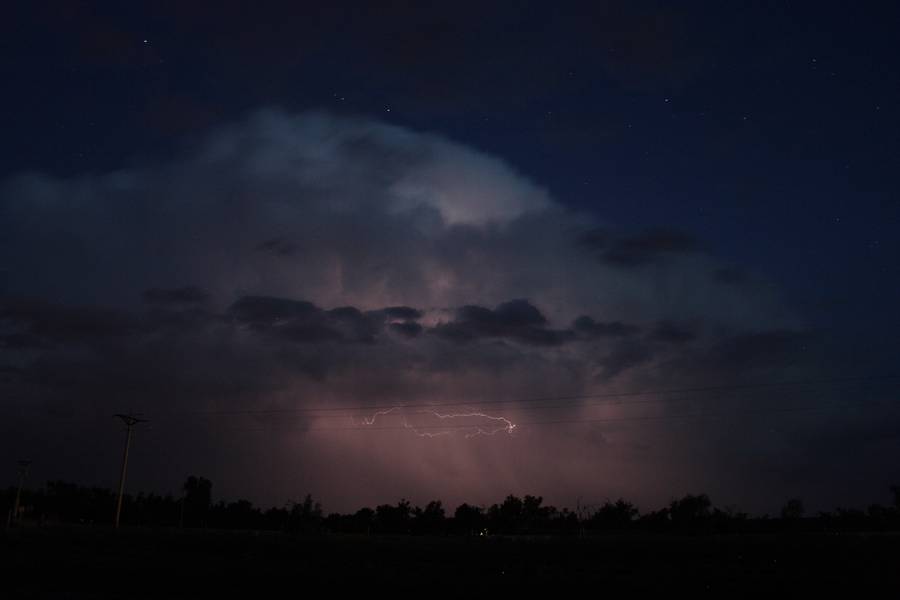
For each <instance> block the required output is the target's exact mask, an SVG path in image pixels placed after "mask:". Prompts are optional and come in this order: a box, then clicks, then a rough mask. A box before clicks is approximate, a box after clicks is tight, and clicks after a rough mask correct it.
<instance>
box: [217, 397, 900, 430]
mask: <svg viewBox="0 0 900 600" xmlns="http://www.w3.org/2000/svg"><path fill="white" fill-rule="evenodd" d="M883 404H885V402H883V401H879V400H870V401H853V402H846V401H844V402H829V403H819V404H816V405H814V406H797V407H786V408H776V409H766V410H745V411H717V412H696V413H688V414H675V415H647V416H632V417H609V418H599V419H592V418H579V419H557V420H550V421H518V422H516V423H515V425H516V427H517V428H518V427H520V426H532V425H538V426H541V425H559V424H581V423H620V422H641V421H668V420H678V419H703V418H711V417H712V418H718V417H729V416H747V415H767V414H784V413H795V412H797V413H799V412H819V411H824V410H828V409H830V408H834V407H851V406H866V405H883ZM889 404H891V405H896V403H894V402H891V403H889ZM476 428H477V427H476V426H473V425H416V426H410V425H378V426H375V425H371V426H370V425H356V426H350V427H310V428H308V429H305V430H304V431H306V432H315V431H398V430H410V429H414V430H425V429H429V430H466V429H476ZM290 429H294V428H292V427H253V428H246V427H232V428H225V429H224V430H225V431H260V432H263V431H277V430H290Z"/></svg>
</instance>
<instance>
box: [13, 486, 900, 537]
mask: <svg viewBox="0 0 900 600" xmlns="http://www.w3.org/2000/svg"><path fill="white" fill-rule="evenodd" d="M890 491H891V493H892V495H893V503H892V504H891V505H888V506H884V505H880V504H873V505H871V506H869V507H868V509H866V510H859V509H852V508H851V509H845V508H838V509H836V510H835V511H833V512H821V513H818V514H817V515H815V516H807V515H806V512H805V510H804V506H803V502H802V500H800V499H798V498H793V499H790V500H788V501H787V502H786V503H785V505H784V507H783V508H782V510H781V512H780V514H779V515H776V516H772V517H770V516H769V515H764V516H761V517H759V516H750V515H748V514H747V513H743V512H740V511H737V510H736V509H734V508H731V507H727V508H719V507H715V506H713V503H712V501H711V500H710V498H709V496H707V495H706V494H698V495H693V494H688V495H686V496H684V497H682V498H678V499H674V500H672V501H671V502H669V504H668V505H667V506H664V507H663V508H660V509H659V510H655V511H650V512H647V513H641V512H639V511H638V509H637V507H636V506H635V505H634V504H632V503H630V502H628V501H626V500H623V499H619V500H616V501H606V502H604V503H603V504H601V505H599V506H592V507H579V508H578V509H577V510H576V511H571V510H569V509H567V508H563V509H557V508H556V507H554V506H548V505H545V504H544V502H543V498H542V497H540V496H530V495H526V496H525V497H524V498H519V497H517V496H512V495H510V496H507V497H506V498H505V499H504V500H503V501H502V502H500V503H497V504H493V505H491V506H489V507H482V506H474V505H470V504H461V505H460V506H458V507H456V509H455V510H454V511H453V513H452V514H448V511H447V510H446V509H445V508H444V506H443V504H442V503H441V501H439V500H434V501H432V502H429V503H428V504H426V505H425V507H424V508H422V507H419V506H413V505H412V504H411V503H410V502H409V501H407V500H405V499H404V500H400V501H399V502H398V503H397V504H382V505H379V506H376V507H375V508H368V507H367V508H361V509H360V510H358V511H356V512H355V513H351V514H339V513H331V514H328V515H327V516H326V515H325V514H324V513H323V511H322V507H321V505H320V504H319V503H318V502H316V501H315V500H314V499H313V498H312V496H311V495H309V494H307V495H306V496H305V498H303V499H302V500H300V501H296V502H295V501H291V502H288V503H287V504H286V505H285V506H283V507H271V508H268V509H265V510H263V509H262V508H259V507H257V506H254V505H253V503H252V502H250V501H249V500H237V501H234V502H225V501H223V500H220V501H218V502H213V501H212V482H210V481H209V480H208V479H205V478H203V477H195V476H191V477H188V478H187V480H186V481H185V483H184V485H183V487H182V490H181V494H180V495H178V496H175V495H172V494H168V495H165V496H162V495H158V494H153V493H151V494H143V493H141V494H137V495H125V496H124V497H123V510H122V514H123V523H124V524H125V525H128V526H139V527H184V528H191V529H234V530H254V531H273V532H285V533H291V534H313V533H344V534H410V535H470V536H471V535H494V534H501V535H514V534H526V535H541V534H555V535H584V534H588V533H600V532H626V531H639V532H640V531H643V532H658V533H666V532H669V533H728V532H733V533H753V532H759V533H764V532H779V531H797V532H804V531H806V532H815V531H900V486H892V487H891V488H890ZM16 492H17V490H16V488H12V487H10V488H8V489H6V490H5V491H3V492H0V502H2V505H3V506H5V507H8V516H9V519H8V522H11V523H14V524H23V525H31V524H42V525H43V524H86V525H108V524H109V523H110V521H111V516H112V514H113V507H114V506H115V503H116V494H115V492H113V491H112V490H109V489H105V488H100V487H86V486H82V485H78V484H75V483H68V482H64V481H50V482H48V483H47V484H46V486H45V487H43V488H41V489H37V490H28V489H25V490H22V492H21V496H20V503H19V507H20V508H19V514H18V515H12V507H13V506H14V498H15V496H16Z"/></svg>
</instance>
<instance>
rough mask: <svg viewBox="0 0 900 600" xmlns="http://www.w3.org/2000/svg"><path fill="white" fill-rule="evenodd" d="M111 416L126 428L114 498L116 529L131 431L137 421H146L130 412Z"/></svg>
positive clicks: (120, 509)
mask: <svg viewBox="0 0 900 600" xmlns="http://www.w3.org/2000/svg"><path fill="white" fill-rule="evenodd" d="M113 416H114V417H117V418H119V419H122V422H123V423H125V426H126V427H127V429H128V433H127V434H126V436H125V452H124V454H123V456H122V475H121V476H120V477H119V498H118V500H116V529H118V528H119V517H120V516H121V514H122V493H123V492H124V491H125V472H126V471H127V470H128V448H129V447H130V446H131V432H132V431H133V430H134V426H135V425H137V424H138V423H146V419H141V418H139V417H138V416H136V415H132V414H128V415H113Z"/></svg>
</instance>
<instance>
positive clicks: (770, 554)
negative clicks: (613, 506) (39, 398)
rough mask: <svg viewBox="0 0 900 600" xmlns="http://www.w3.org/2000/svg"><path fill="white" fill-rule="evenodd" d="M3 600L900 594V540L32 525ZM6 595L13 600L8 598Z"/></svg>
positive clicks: (2, 549)
mask: <svg viewBox="0 0 900 600" xmlns="http://www.w3.org/2000/svg"><path fill="white" fill-rule="evenodd" d="M0 564H2V567H0V571H2V573H3V578H2V582H3V587H4V588H5V590H6V591H5V592H2V593H0V596H2V597H6V598H196V597H200V596H220V597H221V596H225V595H229V596H234V595H246V596H249V597H274V596H284V595H288V596H293V597H302V596H303V595H304V594H315V595H316V596H318V595H319V594H320V593H321V590H323V589H326V590H327V589H330V590H332V591H333V592H334V593H337V592H342V591H347V590H351V589H353V590H371V591H372V592H373V593H374V592H375V591H376V590H377V591H380V592H388V593H394V592H398V591H405V592H415V593H417V594H425V593H432V592H434V593H438V592H440V593H447V592H459V593H472V592H476V591H479V590H482V591H483V590H516V591H522V590H534V589H541V590H547V591H550V590H558V591H563V590H575V589H576V588H580V589H581V590H584V592H587V593H597V594H603V593H604V592H609V591H624V590H642V591H656V592H663V593H671V592H672V591H673V590H676V589H677V590H681V591H687V592H694V593H700V594H711V593H720V592H723V591H750V590H753V591H769V592H777V591H785V590H791V591H797V592H810V591H834V590H836V589H840V590H845V591H851V592H854V593H858V592H860V591H875V590H879V589H889V590H894V591H897V590H900V536H897V535H886V534H871V535H867V534H840V535H836V534H831V535H829V534H803V535H800V534H795V535H782V536H775V535H723V536H669V535H645V534H623V535H604V536H593V537H585V538H515V537H505V538H504V537H489V538H477V537H476V538H467V537H379V536H371V537H366V536H360V537H355V536H330V535H325V536H315V537H291V536H287V535H283V534H265V533H259V534H256V533H253V532H213V531H178V530H166V531H159V530H156V531H154V530H129V529H124V530H122V531H119V532H115V531H112V530H108V529H99V528H62V527H47V528H34V529H28V528H24V529H21V530H13V531H9V532H5V533H0ZM7 594H9V595H7Z"/></svg>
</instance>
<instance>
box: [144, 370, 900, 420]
mask: <svg viewBox="0 0 900 600" xmlns="http://www.w3.org/2000/svg"><path fill="white" fill-rule="evenodd" d="M898 380H900V375H872V376H861V377H844V378H831V379H819V380H815V379H811V380H801V381H781V382H766V383H744V384H730V385H716V386H702V387H690V388H668V389H658V390H640V391H630V392H604V393H598V394H578V395H566V396H543V397H533V398H518V399H506V400H468V401H455V402H435V403H410V404H383V403H375V404H368V405H357V406H340V407H339V406H323V407H312V406H310V407H296V408H259V409H252V408H248V409H221V410H195V411H163V412H161V413H159V414H179V415H185V414H189V415H197V416H205V415H210V416H215V415H244V414H246V415H259V414H288V413H315V412H336V411H342V412H348V411H368V410H378V409H383V408H395V407H396V408H400V409H407V408H440V407H448V406H451V407H452V406H486V405H499V404H518V403H542V402H557V403H561V402H575V401H579V400H594V399H607V398H608V399H615V398H627V397H637V396H657V395H658V396H661V395H667V394H697V393H707V392H717V391H741V390H751V389H766V388H778V387H801V386H816V385H834V384H842V383H862V382H881V381H898ZM671 400H674V399H670V401H671Z"/></svg>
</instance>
